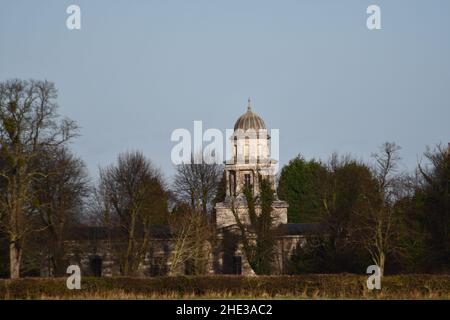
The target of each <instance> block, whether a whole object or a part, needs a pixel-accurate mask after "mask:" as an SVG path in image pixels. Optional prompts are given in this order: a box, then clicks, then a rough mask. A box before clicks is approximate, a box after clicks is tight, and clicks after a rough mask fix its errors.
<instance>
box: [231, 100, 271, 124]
mask: <svg viewBox="0 0 450 320" xmlns="http://www.w3.org/2000/svg"><path fill="white" fill-rule="evenodd" d="M237 129H242V130H244V131H246V130H248V129H253V130H260V129H267V128H266V124H265V123H264V120H263V119H262V118H261V117H260V116H258V115H257V114H256V113H254V112H253V111H252V104H251V100H250V98H248V105H247V112H246V113H244V114H243V115H242V116H240V117H239V119H237V121H236V123H235V124H234V131H236V130H237Z"/></svg>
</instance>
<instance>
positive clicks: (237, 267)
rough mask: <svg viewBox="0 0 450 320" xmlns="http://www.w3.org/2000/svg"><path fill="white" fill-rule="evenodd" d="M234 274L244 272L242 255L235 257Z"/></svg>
mask: <svg viewBox="0 0 450 320" xmlns="http://www.w3.org/2000/svg"><path fill="white" fill-rule="evenodd" d="M233 274H242V257H240V256H234V257H233Z"/></svg>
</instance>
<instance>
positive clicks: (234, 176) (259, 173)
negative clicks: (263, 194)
mask: <svg viewBox="0 0 450 320" xmlns="http://www.w3.org/2000/svg"><path fill="white" fill-rule="evenodd" d="M230 139H231V142H232V143H231V145H232V157H231V159H228V160H227V161H226V162H225V177H226V197H225V200H224V201H223V202H220V203H218V204H217V205H216V227H217V228H218V229H220V228H224V227H229V226H232V225H236V218H235V216H234V214H233V212H232V211H231V207H232V205H234V207H235V210H236V212H237V213H238V215H239V218H240V220H241V221H242V222H244V223H249V217H248V209H247V208H248V207H247V203H246V200H245V196H244V187H245V186H246V185H249V186H251V187H252V190H253V196H254V197H255V198H256V199H258V196H259V179H260V177H262V178H265V179H268V180H269V181H270V183H271V185H272V189H273V190H274V192H275V195H274V196H275V201H274V202H273V209H274V210H273V223H274V224H275V225H279V224H283V223H287V208H288V204H287V203H286V202H284V201H280V200H279V199H278V196H277V195H276V191H275V190H276V185H275V182H276V181H275V165H276V160H274V159H271V155H270V142H271V141H270V135H269V134H268V130H267V128H266V125H265V123H264V120H263V119H262V118H261V117H260V116H258V115H257V114H256V113H254V112H253V110H252V103H251V100H250V98H249V99H248V105H247V112H246V113H244V114H243V115H242V116H240V117H239V118H238V119H237V121H236V123H235V125H234V132H233V135H232V136H231V138H230ZM258 211H260V207H259V206H258V204H257V205H256V212H257V213H258Z"/></svg>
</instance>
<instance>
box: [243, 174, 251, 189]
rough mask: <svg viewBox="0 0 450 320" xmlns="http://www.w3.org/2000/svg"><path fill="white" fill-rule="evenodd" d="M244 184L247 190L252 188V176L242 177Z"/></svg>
mask: <svg viewBox="0 0 450 320" xmlns="http://www.w3.org/2000/svg"><path fill="white" fill-rule="evenodd" d="M244 183H245V186H246V187H247V188H251V187H252V176H251V175H250V174H245V175H244Z"/></svg>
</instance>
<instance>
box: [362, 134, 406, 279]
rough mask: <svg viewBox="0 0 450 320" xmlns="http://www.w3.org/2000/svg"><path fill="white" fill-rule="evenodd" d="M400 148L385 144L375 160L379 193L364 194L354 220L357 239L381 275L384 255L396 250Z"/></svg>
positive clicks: (399, 190) (383, 266)
mask: <svg viewBox="0 0 450 320" xmlns="http://www.w3.org/2000/svg"><path fill="white" fill-rule="evenodd" d="M399 150H400V147H399V146H397V145H396V144H395V143H390V142H386V143H384V144H383V145H382V146H381V148H380V152H379V153H377V154H374V155H373V158H374V159H375V168H374V175H375V177H376V182H377V188H378V192H377V194H376V196H375V197H371V196H370V195H365V196H364V197H362V198H361V199H360V200H361V204H362V205H361V206H360V207H359V208H358V209H357V210H358V211H359V212H357V217H358V219H355V223H356V224H357V227H356V228H355V229H356V230H357V232H358V233H359V235H358V239H359V241H360V242H361V244H362V245H363V246H364V247H365V248H366V250H367V251H368V252H369V254H370V256H371V258H372V261H373V262H374V263H375V264H376V265H377V266H378V267H379V268H380V270H381V275H383V274H384V268H385V263H386V256H387V255H388V254H389V253H391V252H393V251H394V250H396V249H397V241H396V240H397V237H398V223H399V217H398V216H397V215H396V214H395V213H396V211H395V207H394V205H395V202H396V201H397V200H398V199H399V198H400V197H401V193H402V190H403V188H402V179H401V176H400V175H398V174H397V170H398V162H399V160H400V157H399V155H398V152H399Z"/></svg>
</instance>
